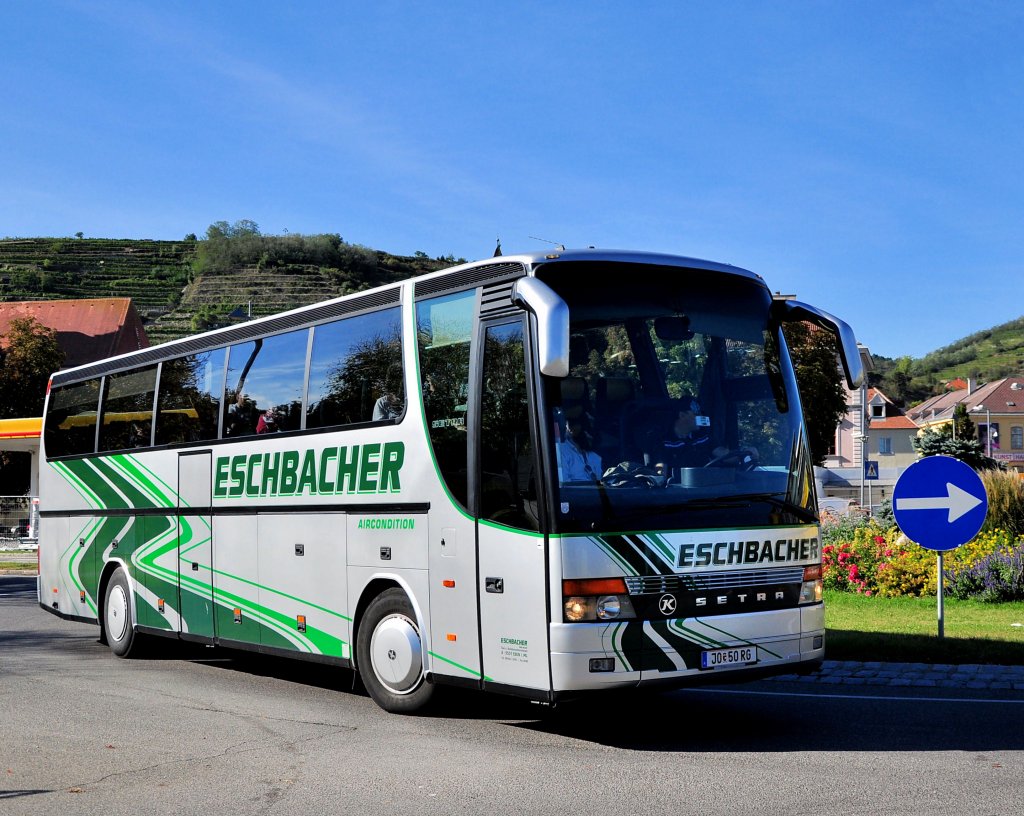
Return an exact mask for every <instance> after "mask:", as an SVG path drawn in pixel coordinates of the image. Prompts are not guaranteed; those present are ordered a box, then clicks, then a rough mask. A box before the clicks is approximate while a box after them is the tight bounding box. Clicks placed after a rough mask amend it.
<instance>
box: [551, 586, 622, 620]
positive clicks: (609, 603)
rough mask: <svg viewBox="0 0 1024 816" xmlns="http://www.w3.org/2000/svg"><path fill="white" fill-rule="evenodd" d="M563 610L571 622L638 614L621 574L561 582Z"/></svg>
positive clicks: (619, 618) (613, 618) (611, 618)
mask: <svg viewBox="0 0 1024 816" xmlns="http://www.w3.org/2000/svg"><path fill="white" fill-rule="evenodd" d="M562 593H563V598H564V601H563V610H564V615H565V620H566V621H568V622H569V623H581V622H584V621H597V620H624V619H626V618H633V617H636V613H635V612H634V611H633V604H632V602H631V601H630V600H629V592H628V591H627V590H626V582H625V581H623V580H622V579H621V578H583V579H580V578H577V579H572V580H566V581H563V582H562Z"/></svg>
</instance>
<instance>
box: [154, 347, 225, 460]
mask: <svg viewBox="0 0 1024 816" xmlns="http://www.w3.org/2000/svg"><path fill="white" fill-rule="evenodd" d="M224 355H225V350H224V349H217V350H216V351H205V352H203V353H201V354H190V355H189V356H188V357H181V358H179V359H177V360H168V361H166V362H165V363H164V364H163V367H162V368H161V369H160V396H159V400H160V401H159V404H158V405H157V415H156V444H158V445H181V444H184V443H187V442H203V441H206V440H208V439H216V438H217V411H218V407H219V406H220V400H221V395H222V394H223V393H224Z"/></svg>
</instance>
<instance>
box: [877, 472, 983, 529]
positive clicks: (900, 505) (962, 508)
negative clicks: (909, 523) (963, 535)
mask: <svg viewBox="0 0 1024 816" xmlns="http://www.w3.org/2000/svg"><path fill="white" fill-rule="evenodd" d="M979 504H981V499H979V498H978V497H977V496H973V495H971V494H970V493H968V492H967V491H966V490H964V489H963V488H960V487H957V486H956V485H955V484H953V483H952V482H946V495H945V496H930V497H925V498H920V499H897V500H896V509H897V510H948V511H949V519H948V522H949V523H950V524H952V523H953V522H954V521H956V520H957V519H958V518H960V516H962V515H964V514H965V513H969V512H970V511H971V510H973V509H974V508H975V507H977V506H978V505H979Z"/></svg>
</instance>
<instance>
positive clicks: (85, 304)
mask: <svg viewBox="0 0 1024 816" xmlns="http://www.w3.org/2000/svg"><path fill="white" fill-rule="evenodd" d="M25 317H32V318H35V319H36V320H37V321H38V322H39V323H41V324H42V325H44V326H46V327H48V328H51V329H54V330H55V331H56V332H57V344H58V345H59V346H60V348H61V350H62V351H63V352H64V355H65V360H64V367H65V368H73V367H75V366H79V365H84V364H85V363H91V362H94V361H95V360H102V359H104V358H106V357H113V356H115V355H117V354H125V353H126V352H129V351H136V350H138V349H142V348H147V347H148V346H149V338H148V337H146V329H145V328H144V327H143V325H142V319H141V318H140V317H139V313H138V312H137V311H136V310H135V306H134V305H133V304H132V299H131V298H88V299H85V300H17V301H11V302H5V303H0V337H6V335H7V330H8V329H9V328H10V325H11V321H12V320H15V319H17V318H25ZM3 342H5V341H4V340H3V339H0V343H3Z"/></svg>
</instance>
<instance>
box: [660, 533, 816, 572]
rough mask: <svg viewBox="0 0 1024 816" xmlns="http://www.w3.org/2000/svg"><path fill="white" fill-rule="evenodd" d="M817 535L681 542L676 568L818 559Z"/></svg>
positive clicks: (780, 562) (783, 562)
mask: <svg viewBox="0 0 1024 816" xmlns="http://www.w3.org/2000/svg"><path fill="white" fill-rule="evenodd" d="M818 549H819V545H818V539H817V538H780V539H776V540H774V541H772V540H771V539H768V540H765V541H702V542H699V543H696V544H682V545H680V547H679V554H678V556H677V558H676V567H678V568H680V569H685V568H688V567H710V566H716V567H722V566H730V567H731V566H739V565H742V564H785V563H787V562H790V561H812V560H817V558H818Z"/></svg>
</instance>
